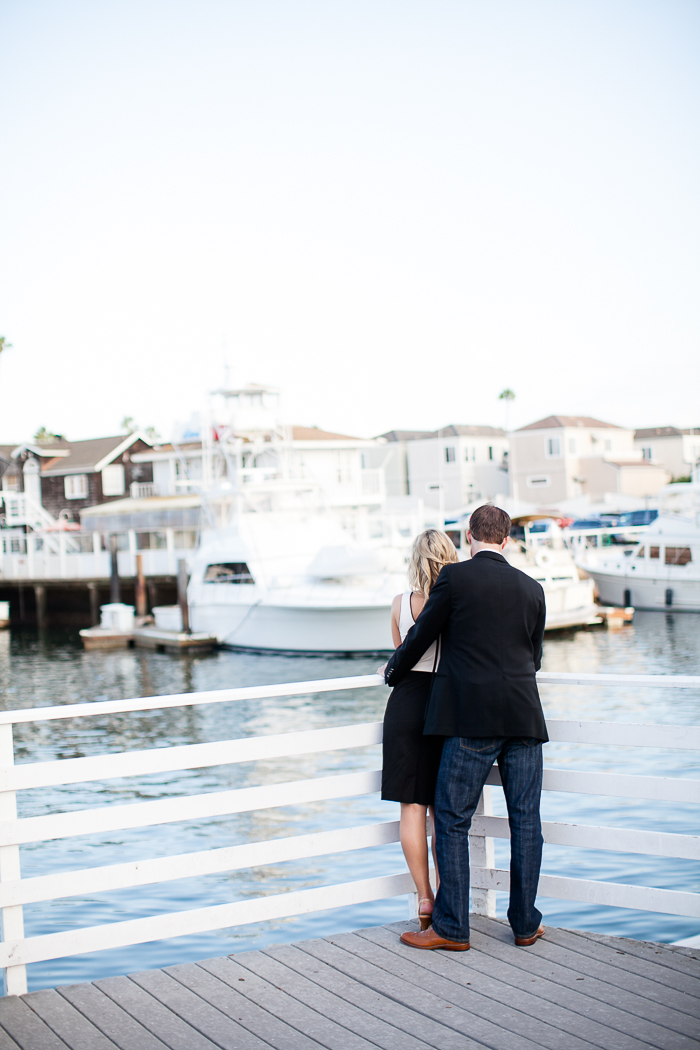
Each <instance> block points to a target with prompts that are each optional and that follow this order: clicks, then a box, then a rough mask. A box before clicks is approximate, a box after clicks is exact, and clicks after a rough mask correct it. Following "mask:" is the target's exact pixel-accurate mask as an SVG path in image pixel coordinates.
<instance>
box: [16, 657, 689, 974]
mask: <svg viewBox="0 0 700 1050" xmlns="http://www.w3.org/2000/svg"><path fill="white" fill-rule="evenodd" d="M539 681H540V683H542V684H559V685H580V684H584V685H592V686H595V685H601V684H605V685H610V684H615V685H617V684H619V685H627V686H629V685H635V686H637V687H640V688H643V687H647V686H659V685H662V686H663V687H664V688H669V687H671V688H683V689H685V688H695V689H698V688H700V677H690V676H672V677H666V676H661V675H596V674H591V675H586V674H552V673H546V674H545V673H541V674H540V675H539ZM381 685H383V683H382V680H381V679H380V678H379V676H377V675H361V676H358V677H353V678H338V679H327V680H324V681H317V682H298V683H294V684H284V685H272V686H257V687H253V688H245V689H224V690H217V691H215V692H202V693H186V694H176V695H172V696H150V697H140V698H137V699H130V700H114V701H112V700H109V701H97V702H95V703H90V704H67V705H63V706H59V707H43V708H33V709H27V710H18V711H3V712H0V908H1V909H2V920H3V941H2V944H1V945H0V967H5V968H6V974H7V981H6V987H7V992H8V994H22V993H23V992H24V991H25V990H26V971H25V967H26V965H27V964H28V963H33V962H39V961H42V960H49V959H57V958H62V957H65V956H70V955H80V954H83V953H85V952H93V951H99V950H104V949H107V948H117V947H125V946H128V945H132V944H141V943H144V942H146V941H153V940H160V939H162V938H170V937H180V936H185V935H187V934H195V933H203V932H206V931H209V930H216V929H221V928H224V927H230V926H240V925H243V924H246V923H254V922H260V921H263V920H269V919H278V918H282V917H285V916H293V915H300V914H303V913H307V912H313V911H320V910H323V909H327V908H335V907H340V906H343V905H350V904H357V903H361V902H367V901H373V900H379V899H383V898H387V897H395V896H401V895H404V894H409V895H410V898H409V899H410V900H413V899H414V897H415V894H414V887H413V883H412V881H411V878H410V876H409V874H408V873H407V872H406V871H401V872H398V873H393V874H386V875H381V876H378V877H376V878H371V879H363V880H361V881H357V882H346V883H342V884H340V885H325V886H319V887H316V888H313V889H306V890H300V891H296V892H293V893H284V894H274V895H270V896H263V897H258V898H254V899H249V900H241V901H235V902H232V903H229V904H219V905H213V906H205V907H201V908H196V909H194V910H188V911H177V912H171V913H168V914H161V915H153V916H149V917H147V918H140V919H132V920H129V921H125V922H112V923H108V924H105V925H101V926H92V927H87V928H79V929H75V928H73V929H69V930H66V931H64V932H61V933H51V934H44V935H39V936H32V937H26V936H25V934H24V924H23V915H22V908H23V905H25V904H31V903H35V902H38V901H48V900H55V899H59V898H62V897H72V896H76V895H83V894H92V893H102V892H105V891H109V890H113V889H122V888H126V887H136V886H143V885H147V884H149V883H156V882H165V881H169V880H174V879H183V878H190V877H192V876H197V875H207V874H212V873H215V872H223V871H235V870H239V869H242V868H249V867H255V866H258V865H266V864H275V863H280V862H283V861H287V860H294V859H300V858H305V857H316V856H322V855H324V854H330V853H338V852H341V851H346V850H356V849H361V848H367V847H370V846H379V845H384V844H386V843H391V842H397V841H398V839H399V828H398V822H397V821H388V822H384V823H379V824H370V825H363V826H360V827H354V828H334V829H333V830H331V831H322V832H317V833H315V834H310V835H299V836H293V837H290V838H283V839H272V840H269V841H264V842H250V843H245V844H243V845H237V846H229V847H225V848H222V849H212V850H206V851H203V852H197V853H187V854H183V855H180V856H176V857H172V856H169V857H156V858H147V859H144V860H139V861H130V862H128V863H124V864H113V865H108V866H105V867H96V868H85V869H83V870H79V871H67V872H54V873H52V874H50V875H42V876H38V877H35V878H26V879H23V878H22V876H21V870H20V846H21V845H22V844H24V843H29V842H40V841H49V840H56V839H63V838H70V837H73V836H77V835H88V834H94V833H100V832H111V831H116V830H123V829H126V828H146V827H150V826H153V825H157V824H166V823H170V822H175V821H182V820H192V819H199V818H203V817H212V816H221V815H224V814H231V813H242V812H249V811H252V810H259V809H267V808H271V807H279V806H291V805H299V804H303V803H307V802H316V801H319V800H324V799H335V798H347V797H350V796H355V795H366V794H370V793H373V792H376V791H378V790H379V787H380V780H381V771H380V770H378V769H375V770H370V771H367V772H355V773H344V774H340V775H335V776H325V777H318V778H315V779H310V780H299V781H294V782H291V783H283V784H271V785H262V786H259V787H246V788H240V789H237V790H230V791H218V792H212V793H207V794H200V795H191V796H189V797H182V796H178V797H174V798H166V799H160V800H157V801H154V802H138V803H132V804H129V805H119V804H117V803H111V804H109V805H107V806H97V807H94V808H91V809H85V810H77V811H72V812H67V813H54V814H51V815H47V816H39V817H24V818H18V816H17V800H16V795H17V792H18V791H24V790H27V789H30V788H41V787H49V786H52V785H58V784H72V783H79V782H86V781H103V780H105V779H108V778H110V777H125V776H139V775H142V774H148V773H162V772H166V771H172V770H182V769H197V768H202V767H206V766H213V765H223V764H232V763H238V762H251V761H256V760H259V759H272V758H281V757H283V756H291V755H304V754H312V753H318V752H325V751H333V750H339V749H343V748H354V747H365V746H367V745H372V744H379V743H380V742H381V736H382V724H381V722H371V723H366V724H360V725H351V726H342V727H339V728H332V729H315V730H310V731H307V732H295V733H284V734H279V735H269V736H257V737H245V738H242V739H236V740H224V741H217V742H214V743H209V744H190V745H185V746H181V747H164V748H155V749H148V750H142V751H134V750H129V751H125V752H120V753H117V754H109V755H98V756H92V757H88V758H71V759H63V760H60V761H51V762H31V763H22V764H20V765H15V764H14V749H13V730H12V727H13V725H16V724H20V723H27V722H31V723H34V722H41V721H50V720H54V719H65V718H89V717H93V716H99V715H107V714H116V713H124V712H130V711H146V710H154V709H164V708H170V707H186V706H193V705H199V704H214V703H228V702H232V701H242V700H251V699H263V698H266V697H293V696H299V695H305V696H308V695H309V694H320V693H325V692H329V691H336V690H344V689H361V688H367V687H368V686H381ZM548 728H549V734H550V737H551V739H552V740H553V741H564V742H569V743H582V744H596V745H600V744H606V745H611V746H613V747H615V746H629V745H633V746H636V747H656V748H658V747H662V748H679V749H682V750H700V727H694V726H673V725H665V726H662V725H638V724H628V723H619V722H578V721H561V720H552V721H550V722H548ZM498 784H499V776H498V770H497V768H496V767H494V769H493V770H492V772H491V774H490V775H489V779H488V785H489V786H487V788H486V789H485V791H484V796H483V798H482V801H481V803H480V806H479V811H478V813H477V815H476V816H475V818H474V822H473V826H472V832H471V836H472V886H473V893H472V897H473V907H474V910H475V911H477V912H478V913H480V914H494V911H495V907H494V906H495V891H497V890H507V889H508V872H506V871H500V870H498V869H496V868H495V865H494V859H493V838H494V837H500V838H503V837H508V821H507V819H506V818H505V817H496V816H493V814H492V813H491V798H490V795H491V786H490V785H498ZM544 789H545V790H549V791H567V792H576V793H581V794H587V795H590V794H594V795H607V796H609V797H611V798H619V797H626V798H644V799H650V800H657V801H669V802H676V803H677V802H698V801H700V781H698V780H690V779H685V778H679V777H656V776H630V775H627V774H623V773H600V772H595V773H594V772H584V771H581V770H574V769H551V768H547V769H546V770H545V774H544ZM544 837H545V840H546V841H547V842H550V843H556V844H558V845H567V846H578V847H582V846H583V847H589V848H593V849H597V850H599V849H605V850H617V851H624V852H630V853H640V854H650V855H654V856H663V857H685V858H690V859H700V838H699V837H697V836H692V835H682V834H672V833H664V832H655V831H654V832H651V831H636V830H627V829H621V828H608V827H592V826H586V825H579V824H561V823H545V825H544ZM146 843H147V840H146V839H145V840H144V846H146ZM540 893H541V894H543V895H544V896H549V897H557V898H563V899H565V900H575V901H585V902H588V903H597V904H607V905H613V906H616V907H624V908H639V909H643V910H650V911H656V912H664V913H667V914H671V915H687V916H694V917H697V918H700V894H696V893H691V892H686V891H681V890H663V889H655V888H652V887H644V886H629V885H620V884H619V883H609V882H596V881H591V880H588V879H575V878H562V877H559V876H554V875H542V877H541V879H540Z"/></svg>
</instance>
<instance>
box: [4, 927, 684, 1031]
mask: <svg viewBox="0 0 700 1050" xmlns="http://www.w3.org/2000/svg"><path fill="white" fill-rule="evenodd" d="M413 926H414V924H413V923H409V922H405V923H395V924H394V925H391V926H378V927H373V928H370V929H365V930H358V931H357V932H356V933H346V934H339V935H338V936H335V937H328V938H326V939H324V940H310V941H302V942H300V943H298V944H289V945H278V946H274V947H270V948H267V949H266V950H265V951H255V952H242V953H241V954H239V955H235V956H231V957H229V958H222V959H207V960H205V961H204V962H200V963H187V964H181V965H177V966H170V967H167V968H166V969H164V970H150V971H146V972H144V973H135V974H131V975H130V976H129V977H110V978H106V979H104V980H97V981H94V982H92V983H90V984H78V985H71V986H66V987H62V988H58V989H56V990H55V991H54V990H47V991H39V992H30V993H29V994H28V995H23V996H19V997H17V996H9V997H7V998H5V999H2V1000H0V1025H1V1026H2V1027H1V1028H0V1050H15V1048H17V1047H19V1048H21V1050H65V1048H66V1047H68V1048H70V1050H108V1048H114V1047H119V1048H120V1050H215V1048H218V1050H234V1048H236V1050H264V1048H269V1047H275V1048H278V1050H312V1048H317V1047H325V1048H328V1050H364V1048H367V1050H370V1048H376V1047H383V1048H385V1050H428V1048H429V1047H433V1048H440V1050H469V1048H474V1050H479V1048H481V1050H483V1048H484V1047H490V1048H493V1050H534V1048H540V1047H548V1048H550V1050H590V1048H593V1047H598V1048H602V1050H641V1048H642V1047H658V1048H662V1050H690V1048H691V1047H697V1046H699V1045H700V950H696V949H690V948H675V947H673V946H670V945H665V944H651V943H647V942H642V941H631V940H624V939H621V938H615V937H606V936H602V935H600V934H594V933H582V932H580V931H572V930H561V929H554V928H551V927H548V928H547V934H546V936H545V938H543V939H542V940H540V941H538V942H537V943H536V944H535V945H533V946H532V947H531V948H516V947H515V946H514V944H513V938H512V936H511V934H510V930H509V928H508V926H506V925H505V924H504V923H502V922H500V921H497V920H494V919H487V918H484V917H481V916H474V918H473V926H472V942H471V943H472V950H471V951H470V952H464V953H446V952H419V951H416V950H415V949H411V948H405V947H404V946H403V945H401V944H400V943H399V939H398V934H399V933H400V932H401V931H402V930H404V929H407V928H412V927H413Z"/></svg>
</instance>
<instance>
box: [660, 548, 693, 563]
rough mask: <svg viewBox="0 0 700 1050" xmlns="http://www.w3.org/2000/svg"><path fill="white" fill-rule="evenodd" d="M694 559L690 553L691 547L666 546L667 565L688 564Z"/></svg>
mask: <svg viewBox="0 0 700 1050" xmlns="http://www.w3.org/2000/svg"><path fill="white" fill-rule="evenodd" d="M692 560H693V558H692V555H691V553H690V547H667V548H666V564H667V565H687V564H688V563H689V562H691V561H692Z"/></svg>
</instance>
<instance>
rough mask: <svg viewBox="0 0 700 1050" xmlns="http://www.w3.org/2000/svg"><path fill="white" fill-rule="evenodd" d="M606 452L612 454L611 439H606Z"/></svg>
mask: <svg viewBox="0 0 700 1050" xmlns="http://www.w3.org/2000/svg"><path fill="white" fill-rule="evenodd" d="M605 451H606V452H612V441H611V440H610V438H606V439H605Z"/></svg>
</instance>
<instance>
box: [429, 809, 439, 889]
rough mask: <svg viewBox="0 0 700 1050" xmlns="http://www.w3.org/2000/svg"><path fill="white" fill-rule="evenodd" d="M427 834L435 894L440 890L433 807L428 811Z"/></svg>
mask: <svg viewBox="0 0 700 1050" xmlns="http://www.w3.org/2000/svg"><path fill="white" fill-rule="evenodd" d="M428 834H429V835H430V848H431V850H432V853H433V864H434V865H435V892H436V893H437V891H438V890H439V889H440V870H439V868H438V862H437V850H436V849H435V815H434V813H433V807H432V806H431V807H430V809H429V810H428Z"/></svg>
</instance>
